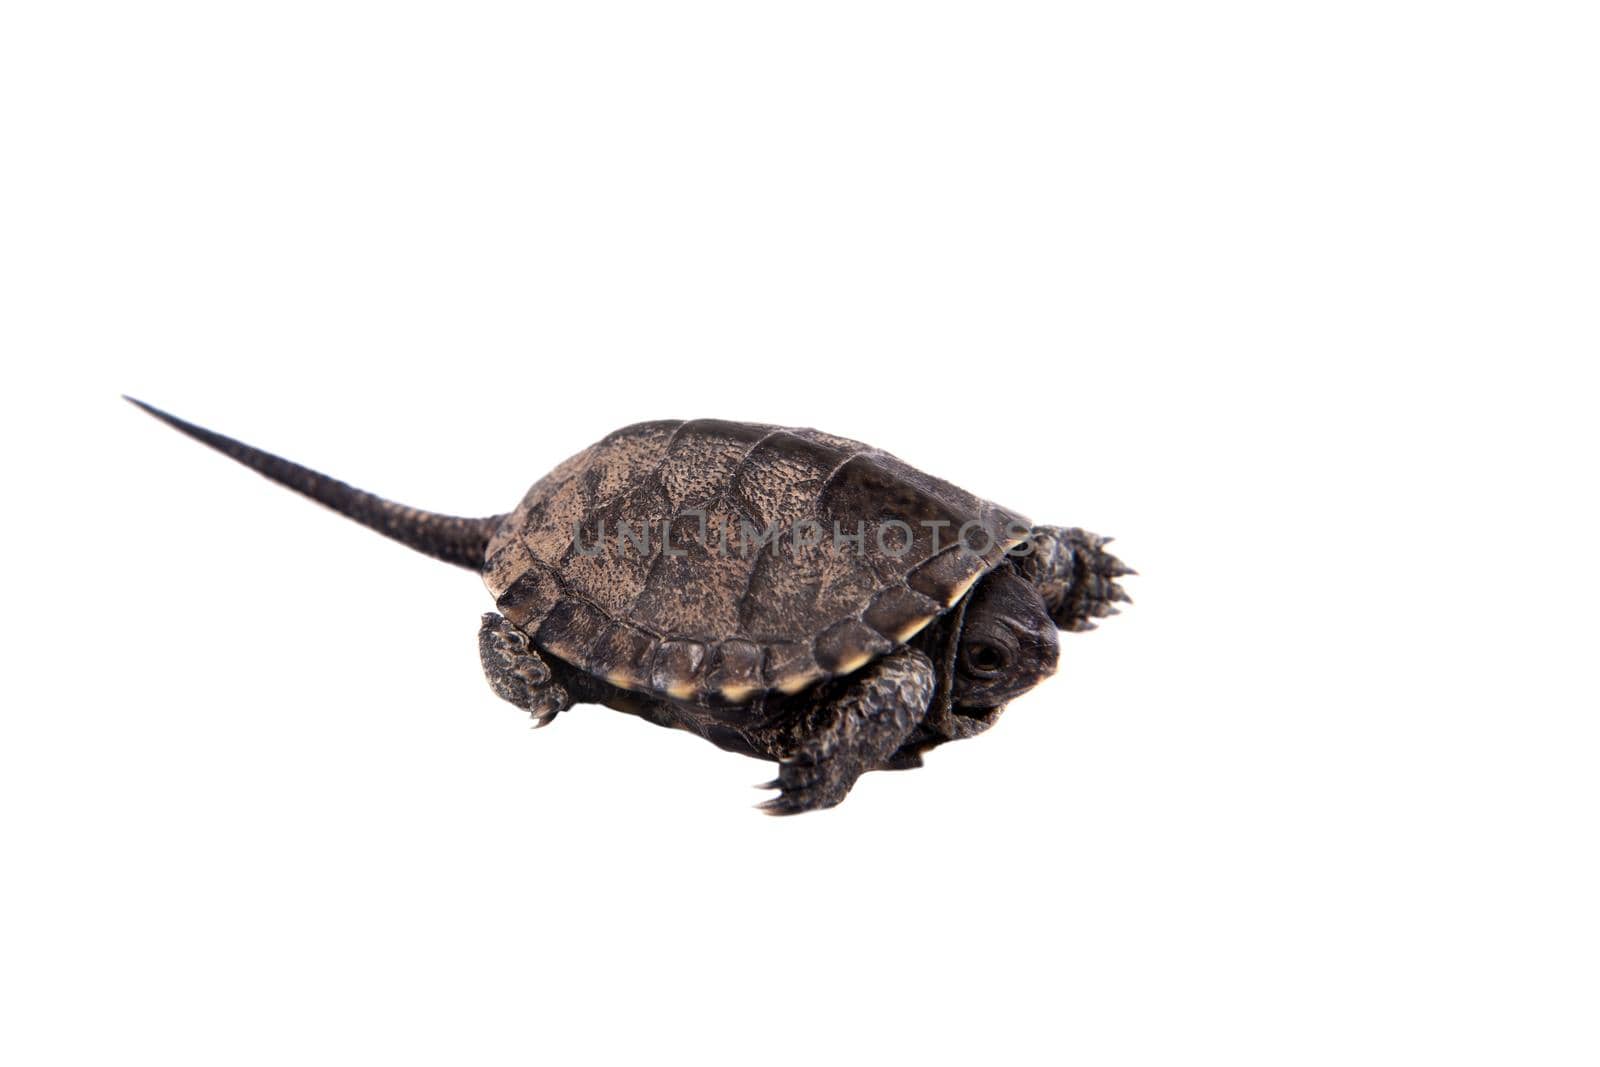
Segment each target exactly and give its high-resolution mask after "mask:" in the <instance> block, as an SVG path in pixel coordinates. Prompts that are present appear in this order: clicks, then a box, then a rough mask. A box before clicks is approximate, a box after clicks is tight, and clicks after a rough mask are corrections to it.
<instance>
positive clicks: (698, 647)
mask: <svg viewBox="0 0 1600 1067" xmlns="http://www.w3.org/2000/svg"><path fill="white" fill-rule="evenodd" d="M705 665H706V646H705V645H704V644H703V643H702V642H700V641H663V642H661V644H660V645H659V646H658V647H657V648H656V658H655V664H654V665H653V666H652V668H651V670H650V684H651V685H652V686H654V687H655V689H656V690H658V691H659V692H662V693H666V694H667V695H668V696H670V697H672V698H674V699H676V700H689V699H692V698H693V697H694V696H695V695H696V694H697V693H699V691H700V682H701V673H702V672H703V671H704V669H705Z"/></svg>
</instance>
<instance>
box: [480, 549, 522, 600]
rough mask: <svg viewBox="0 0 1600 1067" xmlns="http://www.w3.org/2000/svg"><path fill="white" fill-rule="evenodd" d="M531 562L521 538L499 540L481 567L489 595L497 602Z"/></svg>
mask: <svg viewBox="0 0 1600 1067" xmlns="http://www.w3.org/2000/svg"><path fill="white" fill-rule="evenodd" d="M532 562H533V557H532V556H530V555H529V554H528V550H527V548H525V547H524V546H523V544H522V538H520V537H517V536H515V535H513V536H510V537H507V538H505V539H503V540H501V541H500V542H499V544H498V547H497V548H496V549H495V550H494V551H493V552H491V553H490V554H489V558H488V560H487V561H486V562H485V563H484V565H483V584H484V585H486V586H488V587H489V595H490V596H492V597H494V598H495V599H496V600H498V599H499V598H500V596H501V594H503V593H504V592H505V591H506V590H507V589H509V588H510V587H511V583H512V582H514V581H516V580H517V579H518V578H520V577H522V575H523V574H524V573H526V572H527V570H528V567H529V566H530V565H531V564H532Z"/></svg>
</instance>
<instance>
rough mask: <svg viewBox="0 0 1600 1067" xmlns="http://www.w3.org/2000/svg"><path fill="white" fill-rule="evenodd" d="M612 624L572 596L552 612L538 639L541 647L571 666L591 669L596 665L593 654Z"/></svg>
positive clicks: (541, 628)
mask: <svg viewBox="0 0 1600 1067" xmlns="http://www.w3.org/2000/svg"><path fill="white" fill-rule="evenodd" d="M611 621H612V620H611V618H610V617H609V616H607V615H606V614H605V613H604V612H602V611H600V610H599V609H598V608H596V607H595V606H594V605H592V604H590V603H589V602H588V601H586V600H579V599H577V598H576V597H571V596H568V597H564V598H563V599H562V600H561V601H559V602H558V603H557V604H556V606H555V607H553V608H551V609H550V613H549V614H548V615H546V616H545V617H544V622H542V623H540V624H539V630H538V633H537V635H536V637H537V640H538V643H539V645H540V646H541V647H543V648H548V649H549V650H550V651H551V652H554V653H555V654H556V655H558V656H560V657H561V658H562V659H564V660H566V661H567V662H568V663H573V664H581V665H582V666H583V667H584V668H585V669H587V668H588V666H589V664H590V663H591V662H592V661H591V660H590V658H589V655H590V650H591V649H593V648H594V645H595V642H596V641H598V640H599V638H600V634H601V633H602V632H603V631H604V630H605V629H606V628H607V627H608V626H610V625H611Z"/></svg>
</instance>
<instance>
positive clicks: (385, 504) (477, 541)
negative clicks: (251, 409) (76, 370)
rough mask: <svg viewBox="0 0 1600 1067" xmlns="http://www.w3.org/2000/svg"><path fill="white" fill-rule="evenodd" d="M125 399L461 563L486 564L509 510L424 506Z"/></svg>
mask: <svg viewBox="0 0 1600 1067" xmlns="http://www.w3.org/2000/svg"><path fill="white" fill-rule="evenodd" d="M122 399H124V400H126V401H127V402H128V403H130V404H133V405H134V406H135V407H139V408H143V409H144V410H145V411H147V412H149V413H150V414H151V415H154V416H155V417H156V418H158V419H160V420H161V421H162V422H164V423H166V424H167V425H168V426H171V427H172V428H173V429H174V430H177V431H178V432H179V433H183V434H187V435H188V436H190V437H192V438H194V439H195V440H196V441H199V442H200V443H202V444H205V445H209V446H210V447H212V448H214V449H216V450H217V451H218V452H221V453H222V454H223V455H225V456H227V457H229V458H230V459H235V460H238V461H239V462H240V463H243V464H244V465H245V466H246V467H249V468H250V469H251V470H253V471H255V472H256V473H257V474H260V475H263V476H264V477H267V478H270V479H271V480H273V481H275V482H277V483H278V484H279V485H286V486H288V487H289V488H290V489H293V490H294V491H295V492H297V493H302V494H304V495H305V496H308V497H310V498H311V499H312V500H315V501H316V502H317V503H319V504H326V505H327V506H328V507H330V508H332V509H333V510H334V511H337V512H338V513H339V514H341V515H343V516H345V517H346V518H349V519H354V520H355V521H356V522H359V523H360V524H361V525H363V526H366V527H368V528H370V529H373V530H377V531H378V532H379V533H381V534H383V536H385V537H388V538H392V539H394V540H396V541H399V542H400V543H401V544H402V545H405V546H406V547H407V548H414V549H416V550H417V551H418V552H421V553H423V554H424V555H429V556H432V557H433V558H434V559H442V560H444V561H445V562H446V563H454V564H456V565H457V566H459V567H467V568H470V569H472V570H480V569H482V567H483V560H484V555H485V554H486V552H487V550H488V547H489V538H490V537H491V536H492V535H493V534H494V531H495V527H497V526H499V524H500V521H501V520H502V519H504V518H505V516H504V515H491V516H489V517H487V518H482V519H463V518H457V517H456V516H454V515H436V514H434V513H433V512H431V511H419V510H417V509H416V508H408V507H405V506H403V505H401V504H396V503H394V502H392V501H389V500H385V499H383V498H382V497H378V496H373V495H372V494H371V493H367V492H363V491H362V490H360V489H356V488H354V487H353V486H349V485H346V484H345V483H344V482H341V481H338V480H337V479H334V478H330V477H328V476H327V475H326V474H318V473H317V472H316V471H314V470H311V469H309V468H307V467H302V466H300V465H299V464H298V463H290V462H289V461H288V460H286V459H283V458H281V457H279V456H274V455H272V454H271V453H270V452H263V451H261V450H260V449H259V448H251V447H250V446H249V445H247V444H244V443H242V442H240V441H235V440H234V439H233V438H231V437H224V436H223V435H222V434H220V433H213V432H212V431H210V430H207V429H205V428H204V427H201V426H196V425H195V424H194V423H192V422H184V421H183V420H182V419H180V418H178V417H177V416H176V415H168V414H167V413H166V412H165V411H162V410H160V409H159V408H153V407H151V406H150V405H149V404H146V403H145V402H144V401H142V400H135V399H134V398H133V397H131V396H124V397H123V398H122Z"/></svg>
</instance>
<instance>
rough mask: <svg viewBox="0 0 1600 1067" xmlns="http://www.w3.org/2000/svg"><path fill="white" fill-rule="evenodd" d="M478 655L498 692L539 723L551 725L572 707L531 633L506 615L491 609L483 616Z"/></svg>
mask: <svg viewBox="0 0 1600 1067" xmlns="http://www.w3.org/2000/svg"><path fill="white" fill-rule="evenodd" d="M478 655H479V657H480V658H482V660H483V673H484V674H486V675H488V677H489V686H490V687H491V688H492V689H493V690H494V691H495V694H496V695H497V696H499V697H500V699H501V700H505V701H509V702H510V703H512V704H515V705H516V706H517V707H519V708H521V709H522V710H523V711H526V712H528V713H529V714H530V715H532V716H533V720H534V725H535V726H544V725H546V724H548V723H549V722H550V720H551V719H553V718H555V717H556V716H557V715H558V714H559V713H561V712H563V711H566V710H567V709H568V708H570V707H571V706H572V700H571V698H569V697H568V696H567V691H566V689H564V688H562V686H561V685H560V684H559V683H558V682H557V681H556V680H555V676H554V675H552V674H551V673H550V666H549V665H548V664H547V663H545V661H544V660H542V659H540V658H539V653H538V652H536V651H534V649H533V646H532V645H530V644H529V643H528V635H527V634H525V633H523V632H522V631H521V630H519V629H517V628H516V627H515V626H513V625H511V623H510V622H509V621H507V620H506V619H505V617H504V616H501V615H496V614H495V613H494V612H492V611H491V612H489V613H488V614H486V615H485V616H484V617H483V625H482V627H480V628H479V630H478Z"/></svg>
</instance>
